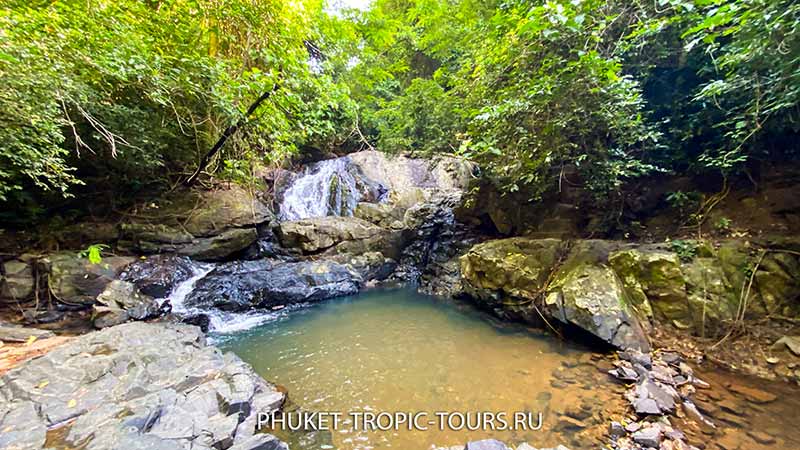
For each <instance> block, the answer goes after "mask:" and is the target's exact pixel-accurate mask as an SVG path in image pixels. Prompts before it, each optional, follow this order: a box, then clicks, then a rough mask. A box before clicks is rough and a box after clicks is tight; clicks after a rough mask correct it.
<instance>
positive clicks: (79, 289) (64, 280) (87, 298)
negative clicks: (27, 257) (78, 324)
mask: <svg viewBox="0 0 800 450" xmlns="http://www.w3.org/2000/svg"><path fill="white" fill-rule="evenodd" d="M133 261H134V258H129V257H122V256H112V257H105V258H103V260H102V261H101V262H100V263H98V264H93V263H92V262H90V261H89V260H88V259H87V258H83V257H81V256H78V255H77V254H75V253H57V254H54V255H50V256H48V257H45V258H43V259H41V260H40V264H41V265H42V268H43V269H44V270H45V271H46V272H48V273H49V275H48V279H49V287H50V292H51V293H52V294H53V296H54V297H55V299H56V300H59V301H61V302H63V303H66V304H73V305H83V306H87V307H89V306H92V304H94V301H95V299H96V298H97V296H98V295H99V294H100V293H101V292H103V290H105V288H106V286H107V285H108V284H109V283H110V282H111V281H112V280H115V279H116V278H117V277H118V275H119V274H120V272H121V271H122V269H123V268H124V267H125V266H127V265H128V264H130V263H131V262H133Z"/></svg>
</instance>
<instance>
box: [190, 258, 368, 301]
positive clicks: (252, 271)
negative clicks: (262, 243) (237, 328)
mask: <svg viewBox="0 0 800 450" xmlns="http://www.w3.org/2000/svg"><path fill="white" fill-rule="evenodd" d="M361 283H362V281H361V278H360V276H359V275H358V274H356V273H354V272H353V271H351V270H350V269H348V268H347V267H346V266H344V265H342V264H339V263H335V262H332V261H326V260H320V261H302V262H282V261H271V260H257V261H237V262H232V263H227V264H222V265H220V266H218V267H216V268H215V269H214V270H212V271H211V272H210V273H209V274H208V275H207V276H205V277H204V278H202V279H201V280H199V281H198V282H197V283H196V284H195V287H194V290H193V291H192V293H191V294H189V296H187V298H186V299H185V301H184V302H185V304H186V306H188V307H203V308H208V307H214V308H218V309H223V310H229V311H242V310H247V309H250V308H254V307H255V308H267V307H273V306H277V305H287V304H293V303H301V302H313V301H319V300H324V299H327V298H333V297H338V296H342V295H350V294H355V293H356V292H358V290H359V288H360V286H361Z"/></svg>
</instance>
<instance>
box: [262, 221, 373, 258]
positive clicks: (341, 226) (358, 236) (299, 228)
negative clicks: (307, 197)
mask: <svg viewBox="0 0 800 450" xmlns="http://www.w3.org/2000/svg"><path fill="white" fill-rule="evenodd" d="M276 234H277V236H278V239H279V240H280V242H281V244H282V245H283V246H284V247H288V248H293V249H298V250H300V251H302V252H303V253H317V252H320V251H324V250H327V249H330V248H332V247H334V246H336V245H338V244H340V243H342V242H347V241H364V240H373V239H378V240H380V239H381V238H382V236H383V235H384V234H385V230H383V229H382V228H380V227H378V226H376V225H373V224H371V223H369V222H367V221H365V220H362V219H358V218H355V217H337V216H326V217H315V218H311V219H303V220H296V221H290V222H282V223H281V224H279V225H278V226H277V228H276Z"/></svg>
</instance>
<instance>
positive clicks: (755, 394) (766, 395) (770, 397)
mask: <svg viewBox="0 0 800 450" xmlns="http://www.w3.org/2000/svg"><path fill="white" fill-rule="evenodd" d="M728 390H729V391H731V392H733V393H736V394H739V395H741V396H742V397H744V398H745V399H746V400H747V401H749V402H752V403H756V404H763V403H770V402H773V401H775V400H776V399H777V398H778V396H777V395H775V394H773V393H770V392H767V391H762V390H761V389H757V388H754V387H750V386H744V385H741V384H736V383H733V384H730V385H728Z"/></svg>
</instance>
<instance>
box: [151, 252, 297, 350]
mask: <svg viewBox="0 0 800 450" xmlns="http://www.w3.org/2000/svg"><path fill="white" fill-rule="evenodd" d="M212 270H214V265H213V264H203V263H195V266H194V268H193V274H192V276H191V277H190V278H189V279H187V280H186V281H183V282H181V283H179V284H178V285H177V286H175V288H174V289H173V290H172V292H171V293H170V294H169V296H168V297H167V298H166V299H165V301H169V303H170V305H172V312H173V313H174V314H175V315H177V316H179V317H188V316H193V315H200V314H203V315H206V316H208V319H209V325H208V331H209V333H211V334H213V335H214V336H211V337H210V341H216V340H219V339H220V338H221V336H220V335H224V334H229V333H235V332H237V331H244V330H248V329H250V328H254V327H256V326H258V325H261V324H262V323H265V322H268V321H270V320H274V319H277V318H279V317H282V316H284V315H285V314H287V313H288V312H289V311H291V310H293V309H294V308H286V310H285V311H262V310H253V311H247V312H240V313H235V312H227V311H221V310H218V309H214V308H194V307H187V306H186V305H185V303H184V300H185V299H186V297H187V296H188V295H189V294H191V292H192V290H193V289H194V286H195V284H196V283H197V282H198V281H199V280H201V279H202V278H203V277H205V276H206V275H208V274H209V273H211V271H212Z"/></svg>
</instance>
